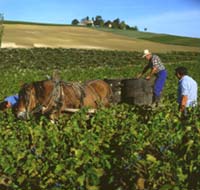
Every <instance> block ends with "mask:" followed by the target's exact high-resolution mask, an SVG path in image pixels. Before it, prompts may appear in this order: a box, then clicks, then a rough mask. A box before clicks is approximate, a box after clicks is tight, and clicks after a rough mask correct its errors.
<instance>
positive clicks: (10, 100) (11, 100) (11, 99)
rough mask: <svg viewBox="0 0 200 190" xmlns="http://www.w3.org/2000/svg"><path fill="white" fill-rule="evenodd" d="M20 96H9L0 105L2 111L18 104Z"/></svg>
mask: <svg viewBox="0 0 200 190" xmlns="http://www.w3.org/2000/svg"><path fill="white" fill-rule="evenodd" d="M18 99H19V96H18V94H15V95H12V96H8V97H6V98H5V99H4V101H3V102H1V103H0V110H2V111H5V110H6V109H8V108H13V107H14V106H15V105H16V104H17V102H18Z"/></svg>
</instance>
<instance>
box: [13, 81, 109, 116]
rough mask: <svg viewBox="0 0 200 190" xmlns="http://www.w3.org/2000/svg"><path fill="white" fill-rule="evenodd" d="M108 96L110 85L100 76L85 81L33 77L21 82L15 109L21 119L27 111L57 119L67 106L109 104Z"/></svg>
mask: <svg viewBox="0 0 200 190" xmlns="http://www.w3.org/2000/svg"><path fill="white" fill-rule="evenodd" d="M111 98H112V90H111V88H110V85H109V84H107V83H106V82H105V81H103V80H92V81H88V82H86V83H85V84H80V83H66V82H64V81H57V80H43V81H36V82H32V83H30V84H25V85H23V87H22V88H21V90H20V91H19V101H18V103H17V105H16V107H15V110H14V113H15V115H16V117H17V118H20V119H27V118H28V117H29V115H30V114H32V115H35V114H43V115H47V116H48V117H49V118H50V119H56V118H57V117H58V116H59V114H60V113H62V112H65V111H66V110H67V109H69V108H81V107H88V108H95V109H96V108H98V107H99V106H105V107H108V106H109V103H110V101H111Z"/></svg>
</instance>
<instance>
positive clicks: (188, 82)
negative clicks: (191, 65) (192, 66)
mask: <svg viewBox="0 0 200 190" xmlns="http://www.w3.org/2000/svg"><path fill="white" fill-rule="evenodd" d="M175 75H176V77H177V78H178V79H179V82H178V104H179V111H180V112H182V113H183V114H184V115H185V116H186V114H187V108H189V107H195V106H197V92H198V85H197V82H196V81H195V80H194V79H193V78H191V77H190V76H188V75H187V69H186V68H185V67H178V68H176V69H175Z"/></svg>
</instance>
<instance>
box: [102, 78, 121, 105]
mask: <svg viewBox="0 0 200 190" xmlns="http://www.w3.org/2000/svg"><path fill="white" fill-rule="evenodd" d="M104 81H105V82H107V83H108V84H109V85H110V87H111V89H112V92H113V98H112V103H115V104H117V103H121V88H122V83H121V81H122V79H104Z"/></svg>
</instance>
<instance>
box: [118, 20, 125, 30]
mask: <svg viewBox="0 0 200 190" xmlns="http://www.w3.org/2000/svg"><path fill="white" fill-rule="evenodd" d="M119 29H122V30H125V29H126V23H125V22H124V21H122V22H120V24H119Z"/></svg>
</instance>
